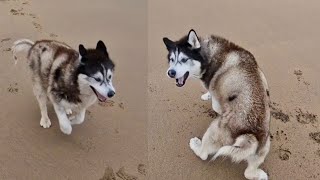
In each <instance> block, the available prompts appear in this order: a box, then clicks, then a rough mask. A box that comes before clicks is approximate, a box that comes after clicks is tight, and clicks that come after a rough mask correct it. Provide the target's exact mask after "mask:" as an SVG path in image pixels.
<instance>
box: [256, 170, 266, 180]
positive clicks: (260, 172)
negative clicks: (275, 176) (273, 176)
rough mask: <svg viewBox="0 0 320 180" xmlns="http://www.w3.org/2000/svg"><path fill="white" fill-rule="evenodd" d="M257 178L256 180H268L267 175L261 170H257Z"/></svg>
mask: <svg viewBox="0 0 320 180" xmlns="http://www.w3.org/2000/svg"><path fill="white" fill-rule="evenodd" d="M258 174H259V178H258V180H268V174H267V173H265V172H264V171H263V170H261V169H258Z"/></svg>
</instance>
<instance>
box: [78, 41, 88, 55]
mask: <svg viewBox="0 0 320 180" xmlns="http://www.w3.org/2000/svg"><path fill="white" fill-rule="evenodd" d="M79 53H80V55H81V56H85V55H86V54H87V50H86V48H85V47H84V46H83V45H82V44H80V45H79Z"/></svg>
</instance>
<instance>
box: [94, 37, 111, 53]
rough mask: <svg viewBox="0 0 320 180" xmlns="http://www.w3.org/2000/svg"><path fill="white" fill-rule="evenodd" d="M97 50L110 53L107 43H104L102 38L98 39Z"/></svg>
mask: <svg viewBox="0 0 320 180" xmlns="http://www.w3.org/2000/svg"><path fill="white" fill-rule="evenodd" d="M96 50H98V51H100V52H103V53H104V54H106V55H108V52H107V47H106V45H104V43H103V41H101V40H100V41H98V43H97V47H96Z"/></svg>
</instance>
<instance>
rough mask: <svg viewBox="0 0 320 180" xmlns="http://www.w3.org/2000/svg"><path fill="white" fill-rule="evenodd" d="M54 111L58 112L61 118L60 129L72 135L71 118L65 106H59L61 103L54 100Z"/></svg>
mask: <svg viewBox="0 0 320 180" xmlns="http://www.w3.org/2000/svg"><path fill="white" fill-rule="evenodd" d="M52 104H53V108H54V111H55V112H56V114H57V116H58V120H59V125H60V130H61V131H62V132H63V133H64V134H67V135H70V134H71V132H72V127H71V124H70V120H69V118H68V116H67V114H66V111H65V109H64V108H63V107H61V106H59V104H57V103H55V102H53V101H52Z"/></svg>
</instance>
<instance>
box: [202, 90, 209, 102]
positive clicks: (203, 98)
mask: <svg viewBox="0 0 320 180" xmlns="http://www.w3.org/2000/svg"><path fill="white" fill-rule="evenodd" d="M201 99H202V100H203V101H208V100H210V99H211V94H210V93H209V92H207V93H205V94H203V95H202V96H201Z"/></svg>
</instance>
